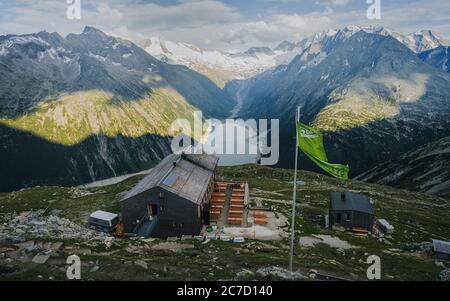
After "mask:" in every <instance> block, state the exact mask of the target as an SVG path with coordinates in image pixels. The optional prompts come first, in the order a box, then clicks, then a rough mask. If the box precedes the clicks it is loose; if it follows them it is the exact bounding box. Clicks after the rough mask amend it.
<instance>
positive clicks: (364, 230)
mask: <svg viewBox="0 0 450 301" xmlns="http://www.w3.org/2000/svg"><path fill="white" fill-rule="evenodd" d="M352 232H353V233H358V234H368V233H369V230H367V229H365V228H358V227H355V228H353V229H352Z"/></svg>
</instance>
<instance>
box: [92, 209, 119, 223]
mask: <svg viewBox="0 0 450 301" xmlns="http://www.w3.org/2000/svg"><path fill="white" fill-rule="evenodd" d="M90 217H91V218H96V219H101V220H104V221H112V220H113V219H115V218H116V217H119V216H118V215H117V214H115V213H110V212H105V211H101V210H99V211H95V212H94V213H92V214H91V215H90Z"/></svg>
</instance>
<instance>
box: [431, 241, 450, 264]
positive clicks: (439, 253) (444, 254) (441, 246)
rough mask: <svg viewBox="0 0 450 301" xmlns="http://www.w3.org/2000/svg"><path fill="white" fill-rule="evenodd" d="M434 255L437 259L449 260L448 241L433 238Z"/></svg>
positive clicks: (449, 249)
mask: <svg viewBox="0 0 450 301" xmlns="http://www.w3.org/2000/svg"><path fill="white" fill-rule="evenodd" d="M432 242H433V252H434V257H435V258H436V259H439V260H446V261H450V241H443V240H437V239H433V241H432Z"/></svg>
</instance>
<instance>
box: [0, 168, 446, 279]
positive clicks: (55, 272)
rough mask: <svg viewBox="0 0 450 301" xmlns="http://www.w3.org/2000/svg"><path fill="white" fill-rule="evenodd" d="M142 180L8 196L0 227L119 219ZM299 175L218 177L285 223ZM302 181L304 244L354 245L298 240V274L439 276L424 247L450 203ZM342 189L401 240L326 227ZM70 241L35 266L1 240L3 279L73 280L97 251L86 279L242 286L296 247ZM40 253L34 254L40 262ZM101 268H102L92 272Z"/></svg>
mask: <svg viewBox="0 0 450 301" xmlns="http://www.w3.org/2000/svg"><path fill="white" fill-rule="evenodd" d="M141 178H142V176H136V177H133V178H130V179H128V180H126V181H124V182H122V183H119V184H115V185H111V186H107V187H99V188H58V187H37V188H31V189H25V190H22V191H19V192H14V193H8V194H0V222H1V221H2V219H3V220H5V219H7V217H8V216H11V215H16V214H19V213H21V212H24V211H29V210H39V209H45V210H46V213H48V214H50V213H51V212H53V213H54V212H55V211H54V210H59V211H58V212H59V214H58V215H59V216H60V217H64V218H68V219H70V220H71V221H72V222H76V223H78V224H80V225H85V223H86V218H87V216H88V215H89V213H90V212H92V211H94V210H99V209H101V210H107V211H112V212H119V211H120V208H119V204H118V201H119V199H120V198H121V196H122V195H123V193H124V192H126V191H127V190H129V189H131V188H132V187H133V186H134V185H135V184H136V183H137V182H138V181H139V180H140V179H141ZM292 178H293V172H292V171H290V170H284V169H272V168H268V167H260V166H255V165H247V166H242V167H223V168H220V170H219V179H221V180H227V181H231V180H239V181H248V182H249V184H250V188H251V193H250V194H251V195H250V196H251V202H252V203H253V204H254V203H256V202H258V203H262V204H263V205H266V206H272V207H273V209H274V211H275V212H276V214H277V215H284V216H285V217H289V216H290V212H291V211H290V210H291V206H290V202H291V201H290V199H291V195H292ZM299 179H300V180H301V181H304V182H305V184H304V185H300V186H299V191H298V199H297V205H298V211H297V212H298V216H297V220H296V223H297V224H296V229H297V231H296V239H297V242H298V239H299V237H300V236H302V237H303V236H311V235H319V234H323V235H330V236H333V237H337V238H339V239H341V240H344V241H347V242H348V243H349V244H351V245H352V246H353V247H354V248H352V249H349V250H339V249H333V248H331V247H330V246H328V245H326V244H318V245H316V246H315V247H312V248H308V249H307V248H301V247H300V246H299V244H298V243H296V253H295V258H294V267H295V269H296V270H298V271H300V272H305V273H306V274H307V271H308V270H309V269H316V270H318V271H319V272H322V273H326V274H331V275H336V276H341V277H346V278H351V279H359V280H364V279H366V278H365V277H366V276H365V275H366V270H367V268H368V264H367V263H366V259H367V257H368V256H369V255H378V256H380V258H381V260H382V279H384V280H436V279H437V277H438V274H439V272H440V271H441V270H442V269H443V267H442V266H438V265H436V263H435V262H434V260H433V259H432V258H431V256H430V255H429V254H427V253H426V252H423V251H421V249H420V246H421V244H422V243H423V242H428V241H430V239H431V238H438V239H450V231H449V229H450V210H449V209H450V200H448V199H444V198H439V197H433V196H430V195H425V194H421V193H412V192H408V191H404V190H398V189H394V188H389V187H385V186H381V185H374V184H366V183H362V182H354V181H350V182H348V183H341V182H339V181H337V180H334V179H332V178H329V177H326V176H322V175H318V174H314V173H310V172H300V174H299ZM341 190H346V191H355V192H360V193H364V194H366V195H368V196H369V197H370V198H371V199H372V200H373V201H374V206H375V208H376V214H377V217H378V218H386V219H387V220H388V221H389V222H390V223H392V224H393V225H394V226H395V229H396V231H395V234H394V235H392V237H385V238H383V239H380V238H378V237H375V236H371V235H370V236H358V235H354V234H351V233H346V232H338V231H332V230H329V229H325V228H324V227H323V220H324V218H323V217H324V215H325V214H327V212H328V198H329V193H330V192H332V191H341ZM305 195H309V196H311V198H310V201H309V202H305V201H304V197H305ZM288 227H289V224H287V225H286V226H285V228H284V229H285V230H286V231H287V230H288ZM1 233H2V228H1V226H0V234H1ZM24 236H26V239H29V240H34V241H35V242H39V241H44V242H46V241H54V238H52V237H48V238H39V239H38V238H35V237H34V236H33V233H26V234H24ZM63 242H64V245H65V247H64V248H63V249H61V250H60V251H59V252H57V253H56V254H54V255H53V256H52V257H51V258H50V260H49V261H48V262H47V263H46V264H44V265H36V264H31V263H29V259H28V261H27V260H26V259H25V260H19V259H13V260H12V261H11V260H8V258H13V256H12V255H10V254H12V253H8V252H9V251H7V249H8V243H7V241H1V235H0V254H2V253H3V254H5V255H0V279H3V280H39V279H44V280H45V279H56V280H64V279H65V277H66V274H65V266H66V265H65V259H66V258H67V256H68V255H70V253H71V252H72V251H71V250H73V249H74V248H75V249H76V248H89V250H90V254H88V255H84V256H81V258H82V261H83V266H82V277H83V279H84V280H185V279H187V280H220V279H235V278H236V275H237V274H238V273H241V274H240V275H241V276H240V279H247V280H250V279H267V277H265V278H264V277H263V278H261V277H262V276H261V275H259V274H258V273H256V271H257V270H258V269H260V268H262V267H267V266H280V267H286V266H287V262H288V248H289V240H288V239H287V238H285V239H283V240H279V241H264V242H262V241H256V240H247V242H246V243H245V244H242V245H237V244H233V243H225V242H221V241H212V242H209V243H207V244H202V243H200V242H191V241H186V242H185V241H182V242H177V243H175V244H176V246H177V248H179V249H178V250H177V251H176V252H174V251H173V250H166V249H162V248H160V247H161V245H162V244H164V243H165V242H163V241H161V240H153V239H151V240H134V239H121V240H119V239H116V240H115V243H114V244H113V246H112V247H111V248H110V249H106V248H105V247H104V246H102V245H100V246H92V245H90V244H89V242H86V241H71V240H68V241H63ZM33 255H34V254H27V255H26V256H28V257H29V258H32V256H33ZM26 256H25V257H26ZM22 259H23V258H22ZM136 261H138V262H141V263H142V261H144V262H145V263H146V264H147V269H144V268H142V267H141V266H139V265H137V264H136ZM95 266H98V267H99V269H93V267H95ZM2 271H3V272H2ZM243 271H246V272H245V273H242V272H243ZM244 274H245V275H244ZM39 276H40V277H39ZM269 278H270V279H277V278H276V277H269Z"/></svg>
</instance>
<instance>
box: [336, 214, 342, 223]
mask: <svg viewBox="0 0 450 301" xmlns="http://www.w3.org/2000/svg"><path fill="white" fill-rule="evenodd" d="M341 222H342V215H341V214H340V213H338V214H337V215H336V223H338V224H340V223H341Z"/></svg>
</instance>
